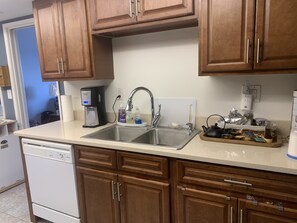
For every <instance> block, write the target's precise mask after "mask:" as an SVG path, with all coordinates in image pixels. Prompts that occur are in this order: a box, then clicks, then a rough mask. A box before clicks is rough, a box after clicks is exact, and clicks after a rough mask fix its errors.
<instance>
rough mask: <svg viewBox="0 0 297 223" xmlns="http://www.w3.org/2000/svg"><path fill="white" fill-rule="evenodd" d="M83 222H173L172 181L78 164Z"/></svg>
mask: <svg viewBox="0 0 297 223" xmlns="http://www.w3.org/2000/svg"><path fill="white" fill-rule="evenodd" d="M77 176H78V178H77V180H78V188H79V197H80V206H81V210H82V216H81V220H82V222H84V223H117V222H121V223H138V222H141V223H170V208H169V206H170V205H169V194H170V193H169V184H168V183H163V182H157V181H153V180H146V179H141V178H136V177H130V176H124V175H117V174H114V173H109V172H106V171H100V170H93V169H90V168H84V167H77Z"/></svg>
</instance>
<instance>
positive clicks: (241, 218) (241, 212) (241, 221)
mask: <svg viewBox="0 0 297 223" xmlns="http://www.w3.org/2000/svg"><path fill="white" fill-rule="evenodd" d="M240 223H243V210H242V209H240Z"/></svg>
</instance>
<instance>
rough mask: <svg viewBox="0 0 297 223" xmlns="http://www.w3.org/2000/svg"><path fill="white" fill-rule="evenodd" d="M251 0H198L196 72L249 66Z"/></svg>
mask: <svg viewBox="0 0 297 223" xmlns="http://www.w3.org/2000/svg"><path fill="white" fill-rule="evenodd" d="M254 7H255V6H254V1H251V0H201V11H200V73H201V72H219V71H247V70H252V66H253V57H252V55H253V48H252V47H251V46H252V45H253V39H254Z"/></svg>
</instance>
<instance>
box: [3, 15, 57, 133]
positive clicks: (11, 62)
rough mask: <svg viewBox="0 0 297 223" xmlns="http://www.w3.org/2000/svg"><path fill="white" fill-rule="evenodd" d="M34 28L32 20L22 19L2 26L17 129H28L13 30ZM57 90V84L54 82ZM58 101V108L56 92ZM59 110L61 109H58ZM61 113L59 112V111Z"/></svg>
mask: <svg viewBox="0 0 297 223" xmlns="http://www.w3.org/2000/svg"><path fill="white" fill-rule="evenodd" d="M30 26H34V19H33V18H30V19H24V20H19V21H16V22H11V23H6V24H3V25H2V27H3V35H4V42H5V48H6V54H7V62H8V67H9V74H10V81H11V89H12V94H13V105H14V110H15V116H16V120H17V121H18V124H19V129H24V128H29V127H30V124H29V118H28V109H27V102H26V94H25V89H24V80H23V75H22V68H21V63H20V60H19V51H18V47H17V39H16V35H15V29H18V28H25V27H30ZM56 84H57V87H58V88H59V84H58V82H56ZM57 93H58V99H59V106H60V91H59V90H58V92H57ZM60 110H61V109H60ZM60 112H61V111H60ZM60 117H61V115H60Z"/></svg>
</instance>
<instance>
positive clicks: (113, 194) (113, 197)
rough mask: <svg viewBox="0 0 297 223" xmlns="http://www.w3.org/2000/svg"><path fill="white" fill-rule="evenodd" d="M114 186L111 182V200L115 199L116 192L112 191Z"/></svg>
mask: <svg viewBox="0 0 297 223" xmlns="http://www.w3.org/2000/svg"><path fill="white" fill-rule="evenodd" d="M115 184H116V182H114V181H111V193H112V200H114V199H115V195H116V194H117V192H116V191H115V189H114V185H115Z"/></svg>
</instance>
